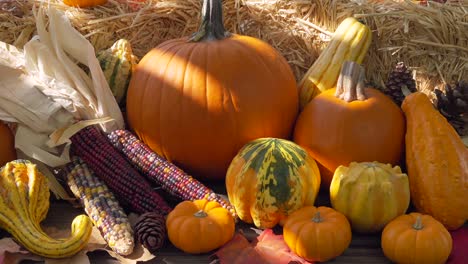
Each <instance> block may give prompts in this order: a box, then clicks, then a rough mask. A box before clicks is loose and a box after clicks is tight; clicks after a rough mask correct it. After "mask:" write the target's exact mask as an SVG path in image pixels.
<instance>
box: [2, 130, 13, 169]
mask: <svg viewBox="0 0 468 264" xmlns="http://www.w3.org/2000/svg"><path fill="white" fill-rule="evenodd" d="M0 146H1V149H0V167H3V165H5V164H6V163H7V162H10V161H13V160H16V150H15V139H14V137H13V133H11V130H10V128H8V126H7V125H5V124H4V123H3V122H1V121H0Z"/></svg>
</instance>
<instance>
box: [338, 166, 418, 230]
mask: <svg viewBox="0 0 468 264" xmlns="http://www.w3.org/2000/svg"><path fill="white" fill-rule="evenodd" d="M330 201H331V204H332V206H333V208H334V209H335V210H337V211H339V212H341V213H342V214H344V215H345V216H346V217H347V218H348V220H349V221H350V223H351V227H352V229H353V231H356V232H359V233H375V232H380V231H382V229H383V228H384V227H385V225H386V224H387V223H388V222H390V221H391V220H392V219H394V218H395V217H397V216H400V215H402V214H404V213H405V212H406V210H407V209H408V206H409V203H410V190H409V182H408V176H407V175H406V174H404V173H402V172H401V169H400V167H398V166H395V167H393V168H392V166H391V165H390V164H383V163H379V162H351V164H349V166H348V167H346V166H339V167H338V168H337V169H336V171H335V174H334V176H333V180H332V182H331V185H330Z"/></svg>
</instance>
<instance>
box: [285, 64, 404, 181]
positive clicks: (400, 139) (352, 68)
mask: <svg viewBox="0 0 468 264" xmlns="http://www.w3.org/2000/svg"><path fill="white" fill-rule="evenodd" d="M404 136H405V118H404V115H403V112H402V110H401V109H400V108H399V107H398V106H397V105H396V104H395V103H394V102H393V101H392V99H390V98H389V97H387V96H386V95H385V94H383V93H382V92H379V91H378V90H376V89H373V88H365V87H364V69H363V68H362V67H361V66H360V65H359V64H357V63H355V62H349V61H348V62H345V63H344V64H343V68H342V72H341V74H340V77H339V80H338V83H337V88H335V89H329V90H326V91H324V92H322V93H320V94H319V95H318V96H316V97H315V98H314V99H313V100H311V101H310V102H309V103H308V104H307V105H306V107H305V108H304V110H303V111H302V112H301V114H300V115H299V117H298V119H297V122H296V126H295V130H294V142H296V143H298V144H299V145H301V146H303V147H305V148H306V149H307V150H308V151H309V152H310V154H311V156H312V157H313V158H314V159H315V160H316V161H317V163H318V165H319V169H320V174H321V175H322V183H323V187H324V188H326V189H328V188H329V186H330V182H331V180H332V178H333V173H334V172H335V170H336V168H337V167H338V166H340V165H348V164H349V163H351V162H353V161H355V162H362V161H372V160H376V161H378V162H382V163H390V164H392V165H398V164H399V163H400V162H401V160H402V153H403V151H404Z"/></svg>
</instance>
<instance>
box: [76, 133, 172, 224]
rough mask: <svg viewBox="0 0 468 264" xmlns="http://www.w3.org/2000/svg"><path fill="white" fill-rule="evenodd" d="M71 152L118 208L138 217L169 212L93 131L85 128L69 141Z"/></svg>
mask: <svg viewBox="0 0 468 264" xmlns="http://www.w3.org/2000/svg"><path fill="white" fill-rule="evenodd" d="M70 139H71V142H72V146H71V152H72V153H74V154H75V155H76V156H78V157H80V158H81V159H83V160H84V161H85V162H86V164H88V166H89V168H91V169H92V170H93V171H94V173H95V174H96V175H97V176H98V177H99V178H100V179H101V180H102V181H104V183H106V185H107V186H108V187H109V189H110V190H111V191H112V192H113V193H114V195H115V196H116V197H117V199H118V200H119V202H120V204H121V205H122V206H124V207H125V206H127V207H129V209H130V210H132V211H134V212H136V213H139V214H142V213H146V212H159V213H161V214H163V215H167V214H168V213H169V212H170V211H171V208H170V207H169V205H168V204H167V203H166V201H165V200H164V199H163V198H162V197H161V196H160V195H159V194H158V193H157V192H156V191H155V190H153V189H152V186H151V184H150V183H149V182H148V180H147V179H146V178H145V177H143V176H142V175H141V174H140V173H139V172H138V171H137V170H136V169H135V168H134V167H133V166H132V165H131V164H130V163H129V162H128V161H127V160H126V159H125V157H124V156H123V155H122V154H121V153H120V152H119V151H117V150H116V149H115V148H114V147H113V146H112V144H111V143H110V142H109V140H108V139H107V137H106V136H105V135H104V134H103V133H102V132H101V131H100V130H99V129H98V128H96V127H94V126H89V127H86V128H84V129H82V130H80V131H79V132H78V133H76V134H75V135H73V136H72V137H71V138H70Z"/></svg>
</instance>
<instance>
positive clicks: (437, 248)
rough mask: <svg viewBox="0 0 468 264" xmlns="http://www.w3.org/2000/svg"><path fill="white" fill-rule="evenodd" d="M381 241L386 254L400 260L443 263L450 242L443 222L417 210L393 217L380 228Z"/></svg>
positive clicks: (446, 256) (417, 262) (398, 261)
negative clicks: (382, 228) (381, 229)
mask: <svg viewBox="0 0 468 264" xmlns="http://www.w3.org/2000/svg"><path fill="white" fill-rule="evenodd" d="M381 241H382V242H381V243H382V249H383V252H384V254H385V256H386V257H387V258H389V259H390V260H391V261H393V262H395V263H402V264H419V263H424V264H442V263H445V262H446V260H447V259H448V257H449V255H450V253H451V251H452V244H453V242H452V237H451V236H450V233H449V232H448V231H447V229H446V228H445V227H444V226H443V225H442V223H440V222H439V221H437V220H436V219H434V218H433V217H432V216H430V215H423V214H420V213H410V214H406V215H401V216H399V217H397V218H395V219H393V220H392V221H391V222H390V223H388V224H387V225H386V226H385V228H384V230H383V231H382V239H381Z"/></svg>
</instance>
